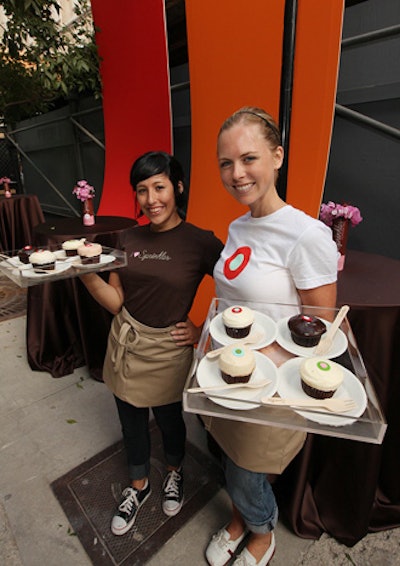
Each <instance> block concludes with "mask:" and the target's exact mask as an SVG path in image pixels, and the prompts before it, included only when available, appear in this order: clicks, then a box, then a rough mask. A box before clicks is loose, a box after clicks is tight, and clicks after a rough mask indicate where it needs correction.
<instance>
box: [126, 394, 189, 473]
mask: <svg viewBox="0 0 400 566" xmlns="http://www.w3.org/2000/svg"><path fill="white" fill-rule="evenodd" d="M115 401H116V403H117V409H118V414H119V419H120V421H121V428H122V435H123V438H124V444H125V449H126V454H127V459H128V468H129V477H130V479H131V480H137V479H142V478H145V477H148V476H149V473H150V451H151V442H150V431H149V413H150V409H149V408H147V407H134V406H133V405H130V404H129V403H126V402H125V401H121V399H118V398H117V397H115ZM152 411H153V415H154V418H155V421H156V423H157V425H158V428H159V429H160V431H161V435H162V441H163V447H164V455H165V460H166V462H167V465H169V466H173V467H179V466H180V465H181V463H182V461H183V458H184V455H185V442H186V426H185V421H184V420H183V416H182V403H181V402H180V401H179V402H178V403H171V404H170V405H162V406H160V407H152Z"/></svg>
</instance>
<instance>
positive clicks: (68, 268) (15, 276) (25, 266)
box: [0, 238, 127, 287]
mask: <svg viewBox="0 0 400 566" xmlns="http://www.w3.org/2000/svg"><path fill="white" fill-rule="evenodd" d="M126 265H127V258H126V253H125V252H124V251H122V250H117V249H114V248H109V247H105V246H101V245H100V244H97V243H93V242H87V241H86V240H85V238H81V239H79V240H78V239H76V240H67V241H65V242H63V243H62V244H61V245H60V246H46V247H36V246H29V245H28V246H25V247H23V248H22V249H20V250H13V251H9V252H3V253H1V254H0V273H3V274H4V275H6V276H7V277H8V278H9V279H11V280H12V281H14V283H16V284H17V285H19V286H20V287H30V286H32V285H38V284H40V283H49V282H52V281H57V280H59V279H68V278H71V277H78V276H79V275H83V274H84V273H88V272H100V271H110V270H114V269H119V268H121V267H125V266H126Z"/></svg>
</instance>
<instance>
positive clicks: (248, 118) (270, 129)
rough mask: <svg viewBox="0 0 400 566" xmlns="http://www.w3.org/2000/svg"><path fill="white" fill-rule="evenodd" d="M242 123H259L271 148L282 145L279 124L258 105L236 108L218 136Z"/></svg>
mask: <svg viewBox="0 0 400 566" xmlns="http://www.w3.org/2000/svg"><path fill="white" fill-rule="evenodd" d="M240 123H244V124H258V125H259V126H260V128H261V131H262V133H263V136H264V138H265V139H266V140H267V142H268V144H269V145H270V147H271V149H275V148H277V147H278V146H279V145H281V134H280V131H279V126H278V125H277V123H276V122H275V120H274V119H273V117H272V116H271V115H270V114H268V113H267V112H265V110H263V109H262V108H258V107H257V106H243V107H242V108H239V110H236V112H234V113H233V114H232V115H231V116H229V118H227V119H226V120H225V122H224V123H223V124H222V126H221V128H220V130H219V132H218V138H219V137H220V135H221V134H222V132H224V131H225V130H229V128H231V127H232V126H234V125H236V124H240Z"/></svg>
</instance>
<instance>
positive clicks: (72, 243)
mask: <svg viewBox="0 0 400 566" xmlns="http://www.w3.org/2000/svg"><path fill="white" fill-rule="evenodd" d="M84 242H85V238H81V239H80V240H66V241H65V242H63V243H62V244H61V247H62V249H63V250H64V251H65V255H66V256H67V257H73V256H75V255H78V248H79V246H81V245H82V244H83V243H84Z"/></svg>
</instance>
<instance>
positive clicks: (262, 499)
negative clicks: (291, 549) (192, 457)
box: [224, 455, 278, 534]
mask: <svg viewBox="0 0 400 566" xmlns="http://www.w3.org/2000/svg"><path fill="white" fill-rule="evenodd" d="M224 469H225V480H226V490H227V492H228V494H229V496H230V498H231V499H232V502H233V503H234V505H235V507H236V508H237V509H238V511H239V512H240V514H241V516H242V518H243V520H244V522H245V523H246V526H247V528H248V529H249V530H250V531H251V532H253V533H258V534H266V533H269V532H270V531H272V530H273V529H274V528H275V525H276V523H277V522H278V506H277V504H276V500H275V495H274V492H273V491H272V487H271V484H270V483H269V481H268V479H267V474H262V473H258V472H250V471H249V470H245V469H244V468H239V466H236V464H235V463H234V462H232V460H231V459H230V458H228V456H226V455H225V457H224Z"/></svg>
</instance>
